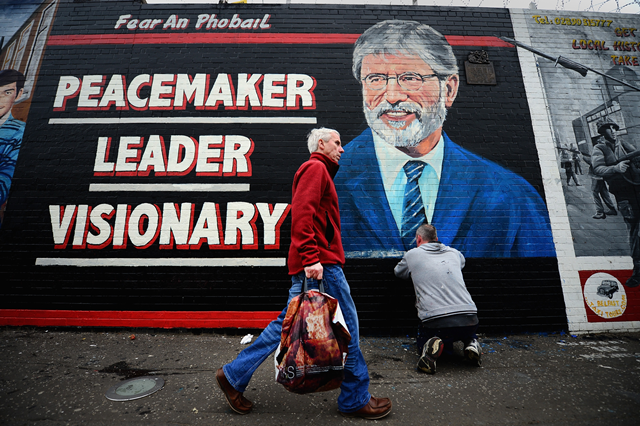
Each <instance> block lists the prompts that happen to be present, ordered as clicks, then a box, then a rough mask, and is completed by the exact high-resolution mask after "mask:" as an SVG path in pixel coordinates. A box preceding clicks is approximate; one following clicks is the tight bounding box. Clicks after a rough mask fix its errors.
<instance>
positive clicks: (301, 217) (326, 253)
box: [287, 152, 344, 275]
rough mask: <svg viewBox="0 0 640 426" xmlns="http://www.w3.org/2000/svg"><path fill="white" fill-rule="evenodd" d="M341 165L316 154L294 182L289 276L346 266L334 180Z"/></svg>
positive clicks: (296, 176)
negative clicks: (307, 268) (319, 265)
mask: <svg viewBox="0 0 640 426" xmlns="http://www.w3.org/2000/svg"><path fill="white" fill-rule="evenodd" d="M338 168H339V166H338V164H337V163H335V162H333V161H332V160H331V159H330V158H329V157H327V156H325V155H323V154H320V153H318V152H314V153H313V154H311V158H309V161H307V162H305V163H304V164H302V166H300V168H299V169H298V171H297V172H296V174H295V176H294V178H293V189H292V199H291V246H290V247H289V259H288V261H287V264H288V266H289V274H290V275H294V274H298V273H300V272H302V271H303V270H304V267H305V266H310V265H313V264H315V263H318V262H320V263H322V264H334V265H336V264H337V265H340V266H342V265H344V250H343V248H342V238H341V237H340V209H339V207H338V194H337V193H336V187H335V185H334V184H333V177H334V176H335V175H336V173H337V172H338Z"/></svg>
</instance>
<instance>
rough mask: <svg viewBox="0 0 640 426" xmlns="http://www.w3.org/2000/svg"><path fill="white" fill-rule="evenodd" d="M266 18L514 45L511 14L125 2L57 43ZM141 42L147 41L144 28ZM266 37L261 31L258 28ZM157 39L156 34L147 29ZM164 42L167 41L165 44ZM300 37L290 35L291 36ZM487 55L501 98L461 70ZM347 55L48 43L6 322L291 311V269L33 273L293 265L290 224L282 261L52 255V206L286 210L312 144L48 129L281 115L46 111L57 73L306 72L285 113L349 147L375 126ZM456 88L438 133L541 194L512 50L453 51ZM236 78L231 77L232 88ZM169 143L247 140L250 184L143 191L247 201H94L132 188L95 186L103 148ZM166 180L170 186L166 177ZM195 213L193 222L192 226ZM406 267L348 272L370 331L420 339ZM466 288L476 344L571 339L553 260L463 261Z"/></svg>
mask: <svg viewBox="0 0 640 426" xmlns="http://www.w3.org/2000/svg"><path fill="white" fill-rule="evenodd" d="M201 13H216V14H218V15H219V16H231V15H233V14H236V13H237V14H239V15H240V16H242V17H244V16H250V17H254V16H260V17H261V16H263V15H265V14H270V15H271V18H270V20H269V23H270V24H271V29H270V30H269V31H270V32H276V33H326V34H331V33H344V34H361V33H362V32H363V31H364V30H366V29H367V28H368V27H370V26H371V25H373V24H375V23H377V22H379V21H382V20H385V19H394V18H395V19H413V20H418V21H421V22H424V23H427V24H429V25H431V26H433V27H434V28H436V29H437V30H438V31H440V32H442V33H443V34H445V35H460V36H501V35H502V36H507V37H513V31H512V28H511V22H510V18H509V14H508V11H507V10H498V9H460V8H426V7H424V8H422V7H420V8H409V7H375V8H373V7H361V6H344V5H340V6H339V7H338V6H314V7H306V6H293V5H291V6H269V7H267V6H254V5H251V6H246V5H245V6H243V5H228V6H218V5H208V6H207V7H200V6H180V7H179V8H175V7H170V6H150V5H140V4H136V3H131V2H122V3H119V2H91V3H75V2H63V3H61V4H60V6H59V8H58V11H57V14H56V18H55V24H54V27H53V30H52V33H51V36H64V35H95V34H105V35H106V34H116V33H117V34H121V33H128V34H131V33H132V32H126V31H124V32H123V31H115V30H114V24H115V22H116V21H117V20H118V17H119V16H120V15H122V14H131V15H133V16H134V17H137V16H140V17H144V18H163V19H166V17H168V16H169V15H171V14H178V15H179V16H180V17H189V18H190V19H191V23H190V28H189V29H187V30H175V31H173V33H175V34H180V33H189V32H194V30H193V26H194V25H195V20H196V19H197V15H198V14H201ZM139 32H140V33H142V31H139ZM255 32H258V31H255ZM148 33H163V31H162V30H158V31H147V32H146V33H145V34H148ZM165 33H166V31H165ZM294 38H295V37H294ZM480 48H482V49H484V50H486V51H487V52H488V53H489V57H490V59H491V60H492V62H493V63H494V67H495V69H496V75H497V81H498V84H497V85H496V86H471V85H467V84H466V79H465V75H464V64H463V63H464V61H465V60H466V57H467V55H468V53H469V52H470V51H471V50H477V49H480ZM351 50H352V45H350V44H327V45H324V44H315V45H297V44H286V43H285V44H255V45H252V44H245V45H238V44H124V45H118V44H113V45H104V44H100V45H95V46H91V45H76V46H69V45H64V46H63V45H51V44H50V45H48V46H47V48H46V52H45V56H44V61H43V65H42V67H41V70H40V75H39V79H38V84H37V87H36V91H35V98H34V99H33V102H32V105H31V109H30V112H29V118H28V122H27V128H26V131H25V135H24V142H23V148H22V151H21V153H20V158H19V161H18V166H17V169H16V172H15V176H14V180H13V186H12V190H11V195H10V200H9V204H8V206H7V212H6V215H5V220H4V223H3V225H2V228H1V229H0V265H1V268H2V270H3V274H2V280H1V281H2V284H3V285H2V289H0V295H1V297H0V309H3V308H4V309H9V308H11V309H72V310H133V311H137V310H169V311H171V310H194V311H220V310H230V311H273V310H280V309H282V308H283V304H284V302H285V301H286V294H287V290H288V287H289V278H288V276H287V270H286V268H285V267H225V268H214V267H201V268H198V267H70V266H48V267H43V266H36V265H35V260H36V259H37V258H42V257H47V258H49V257H55V256H67V257H92V258H96V259H97V258H109V257H130V258H134V257H143V256H144V257H151V258H156V257H168V256H170V257H186V258H192V257H198V258H209V257H276V258H282V257H285V256H286V251H287V249H288V241H289V236H290V231H289V228H290V225H291V224H290V220H289V217H287V219H286V220H285V222H284V223H283V225H282V228H281V230H282V232H281V237H280V248H279V249H276V250H264V249H263V244H262V235H261V234H259V235H258V240H259V244H258V249H257V250H209V249H208V248H207V247H206V244H204V245H203V246H202V247H201V248H200V249H199V250H177V249H173V250H160V249H159V248H158V244H152V245H151V246H150V247H149V248H146V249H144V250H140V249H136V248H135V247H132V246H131V245H129V246H128V247H127V248H126V249H124V250H114V249H113V248H110V247H106V248H104V249H101V250H89V249H84V250H77V249H73V248H71V244H69V245H68V246H67V247H66V248H64V249H54V244H53V239H52V230H51V220H50V217H49V208H48V206H49V205H67V204H69V205H76V204H88V205H92V206H96V205H98V204H101V203H107V204H111V205H114V206H115V205H116V204H130V205H133V206H135V205H139V204H141V203H155V204H158V205H160V206H162V204H163V203H165V202H172V203H178V204H179V203H182V202H191V203H194V204H195V205H196V212H198V211H199V209H200V207H201V206H202V204H203V203H204V202H215V203H219V204H220V206H221V216H222V217H224V215H225V207H224V206H225V205H226V203H227V202H229V201H245V202H248V203H258V202H266V203H272V204H273V203H288V202H289V201H290V187H291V181H292V178H293V174H294V173H295V170H296V169H297V168H298V166H299V165H300V164H301V163H302V162H304V161H305V160H306V159H307V158H308V151H307V149H306V144H305V142H304V141H305V136H306V134H307V132H308V131H309V129H310V128H311V127H313V126H311V125H286V126H283V125H270V124H260V125H255V124H252V125H247V124H240V125H231V124H224V125H209V124H193V125H185V124H180V125H172V124H153V125H151V124H146V125H140V124H129V125H126V124H120V125H109V126H104V125H82V126H74V125H51V124H48V122H49V119H50V118H87V117H98V116H99V117H118V116H120V115H121V116H123V117H124V116H130V115H136V116H140V117H146V116H149V117H157V116H167V117H169V116H177V115H178V116H195V117H198V116H201V115H203V114H204V115H207V116H225V115H233V116H249V117H250V116H256V115H259V116H272V117H277V116H279V115H282V111H257V112H256V111H252V110H251V109H249V110H248V111H227V110H224V109H218V110H213V111H204V112H203V111H197V110H195V108H193V106H191V105H190V106H188V107H187V108H186V110H184V111H178V112H176V111H149V110H147V111H139V112H132V111H126V112H125V111H116V110H115V109H114V108H111V109H110V110H109V111H99V112H96V111H77V110H76V108H75V107H74V105H73V102H74V100H73V99H72V100H70V101H69V103H68V104H67V109H66V111H64V112H55V111H53V107H52V105H53V99H54V98H55V95H56V89H57V87H58V82H59V79H60V77H61V76H68V75H72V76H76V77H82V76H84V75H93V74H100V75H107V76H109V77H110V76H111V75H113V74H123V75H125V76H127V77H128V78H129V79H131V78H133V77H134V76H136V75H139V74H144V73H149V74H159V73H168V74H173V73H187V74H190V75H195V74H197V73H207V74H211V75H213V76H215V75H216V74H218V73H229V74H230V75H231V76H236V75H237V74H238V73H263V74H266V73H301V74H307V75H312V76H313V77H314V78H315V79H316V81H317V85H316V88H315V91H314V93H315V99H316V109H315V110H310V111H303V110H297V111H294V112H289V113H290V115H295V114H299V115H300V116H315V117H317V120H318V125H322V126H327V127H333V128H336V129H338V130H339V131H340V132H341V134H342V140H343V142H345V143H348V141H350V140H351V139H352V138H354V137H355V136H357V135H358V134H360V133H361V132H362V130H364V129H365V128H366V127H367V125H366V122H365V120H364V116H363V114H362V104H361V102H362V101H361V95H360V88H359V85H358V82H357V81H355V79H353V77H352V76H351ZM454 52H455V54H456V57H457V58H458V66H459V67H460V80H461V87H460V91H459V95H458V98H457V100H456V101H455V103H454V107H453V108H452V109H451V110H450V111H449V115H448V118H447V121H446V122H445V125H444V128H445V131H446V132H447V133H448V135H449V136H450V137H451V138H452V140H454V141H456V142H457V143H459V144H461V145H462V146H463V147H465V148H467V149H469V150H471V151H473V152H475V153H478V154H480V155H482V156H484V157H486V158H488V159H491V160H493V161H495V162H497V163H498V164H501V165H503V166H505V167H506V168H508V169H510V170H512V171H515V172H516V173H518V174H520V175H521V176H523V177H525V178H526V179H527V180H528V181H529V182H530V183H531V184H532V185H533V186H534V187H535V188H536V190H538V191H539V192H540V194H541V195H542V196H543V197H544V193H543V188H542V180H541V177H540V168H539V165H538V160H537V154H536V150H535V146H534V138H533V131H532V127H531V117H530V115H529V109H528V104H527V99H526V95H525V91H524V85H523V82H522V77H521V73H520V68H519V63H518V57H517V52H516V50H515V49H513V48H502V47H469V46H456V47H454ZM234 78H235V77H234ZM152 134H153V135H156V134H157V135H163V136H165V138H166V139H167V140H168V138H169V136H170V135H190V136H194V137H198V136H199V135H209V134H212V135H244V136H246V137H249V138H251V139H252V140H253V141H254V143H255V149H254V152H253V154H252V156H251V162H252V167H253V173H252V176H251V177H245V178H239V177H235V178H227V179H226V180H225V179H224V178H211V179H209V180H207V179H204V180H203V179H199V178H197V177H195V176H193V175H190V176H188V177H186V178H185V180H176V179H175V178H171V177H154V176H149V177H147V178H145V177H136V178H135V182H136V183H145V182H151V183H160V182H185V181H186V182H189V183H193V182H222V181H224V182H234V183H235V182H242V183H249V184H250V185H251V191H250V192H248V193H235V194H234V193H229V194H224V193H216V194H214V195H211V194H207V193H126V192H125V193H122V192H121V193H100V192H89V191H88V185H89V184H90V183H114V182H123V181H125V182H126V181H127V180H126V179H123V178H118V177H95V176H93V166H94V161H95V157H96V143H97V141H98V138H99V137H105V136H108V137H112V138H113V140H117V139H118V138H119V137H120V136H131V135H140V136H145V137H147V136H149V135H152ZM172 179H173V180H172ZM196 215H197V213H196ZM397 260H398V259H348V261H347V265H346V266H345V272H346V276H347V279H348V280H349V282H350V285H351V287H352V292H353V295H354V299H355V301H356V305H357V306H358V309H359V313H360V318H361V326H362V328H363V332H365V333H369V334H405V333H412V331H413V328H414V326H415V324H416V321H417V316H416V312H415V308H414V294H413V288H412V286H411V284H410V283H409V282H404V281H401V280H398V279H397V278H395V277H394V276H393V266H395V263H396V262H397ZM465 279H466V281H467V284H468V287H469V290H470V292H471V293H472V296H473V297H474V300H475V301H476V303H477V305H478V308H479V317H480V320H481V329H480V331H481V332H502V331H505V332H508V331H539V330H559V329H565V328H566V326H567V323H566V314H565V306H564V301H563V296H562V290H561V284H560V278H559V274H558V267H557V260H556V259H555V258H528V259H468V261H467V266H466V268H465Z"/></svg>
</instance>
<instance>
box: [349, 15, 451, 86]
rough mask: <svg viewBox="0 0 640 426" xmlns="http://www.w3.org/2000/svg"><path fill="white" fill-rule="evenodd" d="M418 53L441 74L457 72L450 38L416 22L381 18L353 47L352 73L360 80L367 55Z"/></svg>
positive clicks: (446, 75)
mask: <svg viewBox="0 0 640 426" xmlns="http://www.w3.org/2000/svg"><path fill="white" fill-rule="evenodd" d="M398 54H401V55H406V56H408V55H417V56H419V57H420V59H422V60H423V61H424V62H425V63H427V64H429V66H430V67H431V69H433V71H434V72H435V73H436V74H437V75H438V76H439V77H441V78H442V77H448V76H450V75H454V74H458V65H457V63H456V57H455V56H454V54H453V49H451V45H449V42H448V41H447V39H446V38H445V37H444V36H443V35H442V34H440V33H439V32H438V31H436V30H434V29H433V28H431V27H430V26H428V25H426V24H421V23H419V22H416V21H400V20H388V21H382V22H379V23H377V24H376V25H374V26H373V27H371V28H369V29H368V30H366V31H365V32H364V33H363V34H362V35H361V36H360V37H359V38H358V40H357V41H356V44H355V47H354V49H353V67H352V71H353V76H354V77H355V78H356V80H358V81H360V79H361V76H360V71H361V69H362V61H363V60H364V58H365V57H366V56H368V55H398Z"/></svg>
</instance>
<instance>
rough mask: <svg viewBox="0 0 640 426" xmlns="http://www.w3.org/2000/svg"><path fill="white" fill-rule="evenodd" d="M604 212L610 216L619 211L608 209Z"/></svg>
mask: <svg viewBox="0 0 640 426" xmlns="http://www.w3.org/2000/svg"><path fill="white" fill-rule="evenodd" d="M604 214H607V215H609V216H617V215H618V212H617V211H615V210H607V211H606V212H604Z"/></svg>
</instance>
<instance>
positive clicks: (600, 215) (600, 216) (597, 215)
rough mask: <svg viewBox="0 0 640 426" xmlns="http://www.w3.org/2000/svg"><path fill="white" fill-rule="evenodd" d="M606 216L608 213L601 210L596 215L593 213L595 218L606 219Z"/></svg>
mask: <svg viewBox="0 0 640 426" xmlns="http://www.w3.org/2000/svg"><path fill="white" fill-rule="evenodd" d="M606 217H607V215H606V214H604V213H600V212H598V213H596V214H595V215H593V218H594V219H606Z"/></svg>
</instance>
